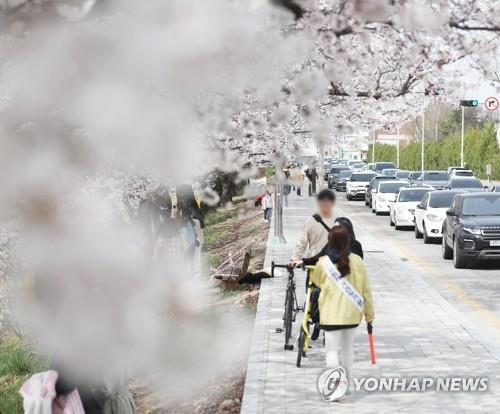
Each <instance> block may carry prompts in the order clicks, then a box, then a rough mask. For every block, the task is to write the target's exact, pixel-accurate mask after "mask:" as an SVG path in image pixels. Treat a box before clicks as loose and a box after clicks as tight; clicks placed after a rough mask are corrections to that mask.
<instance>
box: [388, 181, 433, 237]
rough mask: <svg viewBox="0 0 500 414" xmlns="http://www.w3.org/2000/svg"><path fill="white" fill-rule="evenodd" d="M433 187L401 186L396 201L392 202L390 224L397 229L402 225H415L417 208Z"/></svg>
mask: <svg viewBox="0 0 500 414" xmlns="http://www.w3.org/2000/svg"><path fill="white" fill-rule="evenodd" d="M432 190H433V188H431V187H407V188H401V189H399V190H398V192H397V194H396V201H394V202H393V203H391V204H390V212H389V215H390V216H391V221H390V224H391V226H395V227H396V230H399V229H401V228H402V227H413V226H414V225H415V217H414V216H415V210H416V209H417V205H418V204H420V202H421V201H422V198H423V197H424V195H425V194H427V193H428V192H429V191H432Z"/></svg>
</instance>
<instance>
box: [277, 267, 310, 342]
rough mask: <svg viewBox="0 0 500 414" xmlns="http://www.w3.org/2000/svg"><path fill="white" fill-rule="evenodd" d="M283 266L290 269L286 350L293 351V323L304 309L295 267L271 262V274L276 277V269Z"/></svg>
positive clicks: (287, 289) (286, 303)
mask: <svg viewBox="0 0 500 414" xmlns="http://www.w3.org/2000/svg"><path fill="white" fill-rule="evenodd" d="M276 268H282V269H286V270H287V271H288V282H287V286H286V296H285V311H284V313H283V330H284V331H285V346H284V348H285V350H287V351H292V350H293V348H294V346H293V344H290V338H291V337H292V324H293V323H294V322H295V319H296V316H297V313H298V312H299V311H302V310H304V309H303V308H301V307H300V306H299V303H298V301H297V294H296V292H295V274H294V268H293V267H292V266H289V265H278V264H275V263H274V262H272V263H271V275H272V277H274V269H276Z"/></svg>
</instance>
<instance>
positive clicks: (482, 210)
mask: <svg viewBox="0 0 500 414" xmlns="http://www.w3.org/2000/svg"><path fill="white" fill-rule="evenodd" d="M462 214H463V215H465V216H499V215H500V197H471V198H464V200H463V203H462Z"/></svg>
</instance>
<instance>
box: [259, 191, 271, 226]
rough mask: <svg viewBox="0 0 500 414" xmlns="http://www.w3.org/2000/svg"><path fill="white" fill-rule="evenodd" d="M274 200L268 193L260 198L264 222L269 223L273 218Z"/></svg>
mask: <svg viewBox="0 0 500 414" xmlns="http://www.w3.org/2000/svg"><path fill="white" fill-rule="evenodd" d="M273 208H274V199H273V196H272V195H271V193H270V192H269V191H266V193H265V194H264V197H263V198H262V209H263V210H264V222H265V223H269V222H270V221H271V217H272V216H273Z"/></svg>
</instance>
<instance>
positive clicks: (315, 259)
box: [301, 217, 363, 266]
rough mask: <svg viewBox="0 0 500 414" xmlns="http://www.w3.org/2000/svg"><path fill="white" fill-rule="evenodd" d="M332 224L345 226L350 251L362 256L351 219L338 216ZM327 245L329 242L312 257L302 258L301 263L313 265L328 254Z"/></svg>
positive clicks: (361, 248) (361, 249)
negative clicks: (348, 237) (349, 239)
mask: <svg viewBox="0 0 500 414" xmlns="http://www.w3.org/2000/svg"><path fill="white" fill-rule="evenodd" d="M334 226H344V227H345V228H346V230H347V232H348V233H349V236H350V238H351V246H350V251H351V253H354V254H357V255H358V256H359V257H361V258H363V246H362V245H361V243H360V242H359V241H357V240H356V235H355V234H354V228H353V226H352V222H351V220H349V219H348V218H347V217H339V218H337V219H336V220H335V223H334ZM328 245H329V244H328V243H327V244H326V245H325V247H323V249H322V250H321V252H319V253H318V254H316V255H314V256H312V257H305V258H303V259H302V263H301V265H304V266H314V265H315V264H316V263H317V262H318V260H319V258H320V257H321V256H324V255H325V254H328Z"/></svg>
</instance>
